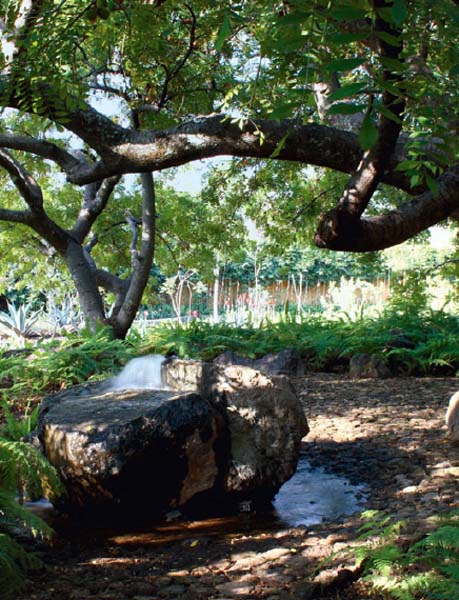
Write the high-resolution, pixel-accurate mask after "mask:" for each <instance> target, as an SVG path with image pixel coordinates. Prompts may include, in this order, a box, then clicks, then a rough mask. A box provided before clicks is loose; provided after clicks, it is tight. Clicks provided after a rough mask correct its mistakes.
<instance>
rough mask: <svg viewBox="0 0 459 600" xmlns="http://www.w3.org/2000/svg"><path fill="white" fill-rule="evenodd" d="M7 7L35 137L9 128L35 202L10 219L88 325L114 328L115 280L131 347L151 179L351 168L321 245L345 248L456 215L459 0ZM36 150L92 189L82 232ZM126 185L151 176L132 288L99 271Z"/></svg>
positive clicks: (145, 182)
mask: <svg viewBox="0 0 459 600" xmlns="http://www.w3.org/2000/svg"><path fill="white" fill-rule="evenodd" d="M0 5H1V8H2V19H1V21H0V29H1V36H2V40H1V41H2V65H1V79H0V101H1V105H2V106H3V107H4V108H6V109H13V110H15V111H17V113H18V114H19V115H20V116H21V117H23V116H24V117H23V121H22V128H23V131H21V132H18V130H17V128H16V129H14V130H13V129H10V128H8V127H7V126H4V127H3V129H2V131H1V132H0V148H1V150H0V165H1V166H2V167H3V169H5V171H6V172H7V173H8V174H9V175H10V177H11V181H12V182H13V183H14V185H15V186H16V189H17V191H18V193H19V195H20V197H21V198H22V201H23V202H25V209H24V208H21V209H18V208H11V207H10V206H4V207H3V208H1V209H0V219H2V220H4V221H9V222H14V223H22V224H23V225H26V226H28V227H30V228H31V229H33V230H34V231H35V232H36V233H37V234H39V236H41V238H43V239H44V240H45V241H46V243H47V244H48V245H50V246H51V247H53V248H54V249H55V250H56V251H57V252H58V253H59V254H60V255H61V256H62V257H63V258H64V260H65V261H66V263H67V265H68V267H69V269H70V271H71V273H72V276H73V278H74V281H75V283H76V286H77V289H78V291H79V295H80V299H81V303H82V306H83V308H84V310H85V313H86V315H87V317H88V318H89V320H90V321H91V322H93V323H95V322H97V321H98V320H104V319H106V316H105V314H104V312H103V307H102V303H101V299H100V293H99V287H100V286H102V287H104V286H105V287H110V286H111V287H112V289H113V290H115V287H114V285H115V283H116V284H117V285H118V300H119V301H118V303H117V305H116V310H115V313H114V315H113V317H112V321H111V322H112V325H113V327H114V330H115V331H116V333H117V334H118V335H124V334H125V332H126V330H127V328H128V327H129V325H130V322H131V321H132V319H133V317H134V315H135V312H136V310H137V307H138V305H139V302H140V299H141V295H142V291H143V288H144V286H145V284H146V281H147V278H148V273H149V271H150V266H151V262H152V257H153V250H154V239H155V234H154V223H155V206H154V187H153V177H152V173H153V172H155V171H161V170H162V169H166V168H168V167H172V166H177V165H182V164H185V163H188V162H191V161H194V160H197V159H203V158H208V157H212V156H218V155H224V154H226V155H232V156H237V157H241V158H243V159H246V158H256V159H269V160H278V161H296V162H297V163H300V164H301V165H315V166H319V167H325V168H329V169H333V170H335V171H340V172H342V173H347V174H349V178H348V180H347V182H346V183H345V184H344V186H343V189H342V192H341V193H340V194H336V202H335V206H334V207H333V208H331V209H328V210H326V211H325V212H324V213H323V214H322V216H321V217H320V220H319V224H318V227H317V231H316V234H315V243H316V244H317V245H318V246H320V247H325V248H329V249H332V250H350V251H357V252H366V251H372V250H378V249H382V248H386V247H389V246H392V245H395V244H398V243H400V242H402V241H404V240H406V239H408V238H410V237H412V236H414V235H415V234H417V233H419V232H420V231H423V230H424V229H426V228H428V227H429V226H431V225H433V224H435V223H439V222H441V221H443V220H445V219H446V218H448V217H449V216H454V214H455V211H457V210H458V209H459V193H458V191H459V188H458V185H459V169H458V166H457V163H456V161H457V142H456V125H457V111H458V109H457V98H458V92H459V90H458V84H457V74H458V73H459V49H458V47H457V45H456V43H455V40H456V39H457V34H458V33H459V7H458V3H457V2H455V1H453V0H438V1H436V2H431V1H430V0H416V1H414V0H342V2H339V3H338V2H329V1H328V0H315V1H313V2H304V1H303V0H302V1H300V0H288V1H285V0H278V1H274V0H270V1H264V2H260V1H259V0H240V1H238V2H226V1H225V2H219V3H214V2H208V1H205V0H190V1H188V2H174V1H172V0H155V1H151V0H150V1H147V0H145V1H141V0H111V1H110V0H92V1H89V0H86V1H82V0H61V1H58V0H21V1H13V0H3V1H2V2H1V3H0ZM103 99H105V100H107V99H108V100H111V104H108V103H107V102H103V101H101V100H103ZM115 102H116V104H114V103H115ZM113 106H116V107H117V112H118V114H116V115H115V116H113V115H112V116H111V117H110V116H108V114H109V112H110V111H111V112H112V113H113ZM26 115H27V116H29V117H31V118H32V119H35V121H34V123H35V129H34V132H33V133H32V134H31V133H30V131H29V130H28V120H27V118H25V116H26ZM37 119H39V120H40V122H41V124H42V127H41V130H40V133H39V134H38V135H37V134H36V133H35V131H36V123H37ZM56 129H57V130H59V131H63V132H64V134H65V133H67V134H70V135H64V134H61V137H58V136H56ZM51 136H54V137H51ZM29 155H33V156H34V157H38V158H40V159H44V160H45V161H52V162H53V163H54V164H56V165H57V166H58V167H59V168H60V169H61V170H62V171H63V172H64V173H65V176H66V178H67V180H68V182H70V183H72V184H74V185H76V186H84V191H83V192H82V205H81V210H80V212H79V214H78V216H77V217H76V219H75V221H74V223H73V225H72V227H70V228H69V227H63V226H61V225H59V224H58V223H57V221H56V219H53V218H51V216H50V215H49V214H48V213H49V211H47V207H46V204H45V203H44V201H43V194H42V191H41V189H40V186H39V184H38V183H37V179H36V178H35V177H34V176H33V170H31V167H29V166H28V165H29V163H30V161H29V160H28V158H27V157H28V156H29ZM126 173H140V174H142V175H141V177H142V187H143V197H144V202H143V210H142V217H141V218H140V221H141V226H140V227H141V235H140V241H139V242H137V239H136V235H135V236H134V239H133V243H132V255H133V270H132V274H131V276H130V277H129V278H128V279H123V280H120V281H118V280H114V279H110V278H108V276H107V275H106V274H104V273H102V272H99V270H98V269H97V267H96V266H95V264H94V261H93V260H92V258H91V255H90V252H89V251H90V249H91V243H92V242H91V238H90V234H91V229H92V227H93V225H94V222H95V220H96V219H97V218H98V217H99V215H100V214H101V213H102V211H103V210H107V206H108V205H109V202H108V200H109V197H110V194H111V192H112V190H113V188H114V186H115V185H116V183H117V181H118V179H119V178H120V177H121V176H122V175H124V174H126ZM380 184H388V185H390V186H392V187H393V188H395V189H396V190H398V191H399V194H398V196H399V200H398V199H397V194H391V203H392V206H391V207H389V209H387V204H386V205H385V204H384V203H383V202H380V201H379V200H378V202H377V203H375V201H374V198H375V192H376V190H377V189H379V187H380ZM286 185H288V182H286ZM378 186H379V187H378ZM406 195H408V196H409V198H408V199H407V198H406ZM394 197H395V205H394V204H393V202H394ZM246 201H247V202H250V198H247V199H246ZM298 205H299V207H300V206H301V205H302V198H301V197H300V198H298ZM380 206H382V207H384V208H383V209H382V210H383V212H380V213H379V214H378V213H377V211H378V209H379V207H380ZM375 212H376V214H375ZM138 223H139V220H138V219H137V220H136V219H133V221H132V225H133V231H134V230H135V231H137V229H136V224H137V225H138ZM115 291H116V290H115Z"/></svg>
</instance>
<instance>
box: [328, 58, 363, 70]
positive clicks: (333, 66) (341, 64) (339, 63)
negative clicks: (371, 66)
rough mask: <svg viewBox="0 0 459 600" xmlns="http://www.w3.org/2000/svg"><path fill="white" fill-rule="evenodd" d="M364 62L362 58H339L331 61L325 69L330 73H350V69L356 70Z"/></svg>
mask: <svg viewBox="0 0 459 600" xmlns="http://www.w3.org/2000/svg"><path fill="white" fill-rule="evenodd" d="M364 62H365V59H364V58H339V59H338V60H332V61H331V62H329V63H328V65H325V69H326V70H327V71H331V72H332V73H335V72H337V71H352V69H356V68H357V67H360V65H363V63H364Z"/></svg>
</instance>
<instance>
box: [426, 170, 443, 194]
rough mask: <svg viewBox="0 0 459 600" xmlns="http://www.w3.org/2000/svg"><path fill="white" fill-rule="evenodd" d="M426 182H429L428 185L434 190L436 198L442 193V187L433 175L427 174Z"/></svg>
mask: <svg viewBox="0 0 459 600" xmlns="http://www.w3.org/2000/svg"><path fill="white" fill-rule="evenodd" d="M426 183H427V187H428V188H429V190H430V191H431V192H432V194H433V196H434V198H436V197H437V196H438V194H439V193H440V188H439V187H438V183H437V181H436V180H435V179H434V178H433V177H431V176H430V175H428V174H427V175H426Z"/></svg>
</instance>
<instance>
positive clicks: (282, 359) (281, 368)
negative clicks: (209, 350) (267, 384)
mask: <svg viewBox="0 0 459 600" xmlns="http://www.w3.org/2000/svg"><path fill="white" fill-rule="evenodd" d="M214 363H215V364H219V365H243V366H246V367H250V368H252V369H255V370H256V371H260V372H261V373H264V374H265V375H289V376H291V377H301V376H302V375H304V370H305V365H304V361H303V360H302V358H301V356H300V355H299V353H298V352H297V351H296V350H293V349H291V348H290V349H286V350H282V351H281V352H277V353H275V354H266V355H265V356H263V357H261V358H245V357H243V356H239V355H238V354H236V353H235V352H230V351H227V352H223V354H220V356H217V358H216V359H215V360H214Z"/></svg>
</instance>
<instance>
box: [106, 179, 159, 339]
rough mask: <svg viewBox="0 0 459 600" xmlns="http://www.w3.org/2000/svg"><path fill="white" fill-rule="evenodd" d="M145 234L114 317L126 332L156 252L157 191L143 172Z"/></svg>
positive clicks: (118, 329)
mask: <svg viewBox="0 0 459 600" xmlns="http://www.w3.org/2000/svg"><path fill="white" fill-rule="evenodd" d="M141 180H142V237H141V241H140V248H139V251H138V254H137V256H136V257H135V259H134V264H135V268H134V269H133V272H132V276H131V278H130V281H129V288H128V290H127V292H126V296H125V298H124V301H123V304H122V306H121V307H120V310H119V312H118V313H117V315H116V317H115V318H114V319H113V320H112V324H113V327H114V329H115V331H116V332H117V333H118V335H120V336H121V337H124V335H126V333H127V331H128V329H129V327H130V326H131V323H132V321H133V320H134V318H135V315H136V314H137V310H138V308H139V305H140V302H141V300H142V295H143V292H144V290H145V287H146V285H147V282H148V277H149V276H150V269H151V266H152V264H153V256H154V253H155V223H156V194H155V186H154V180H153V175H152V174H151V173H142V175H141Z"/></svg>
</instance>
